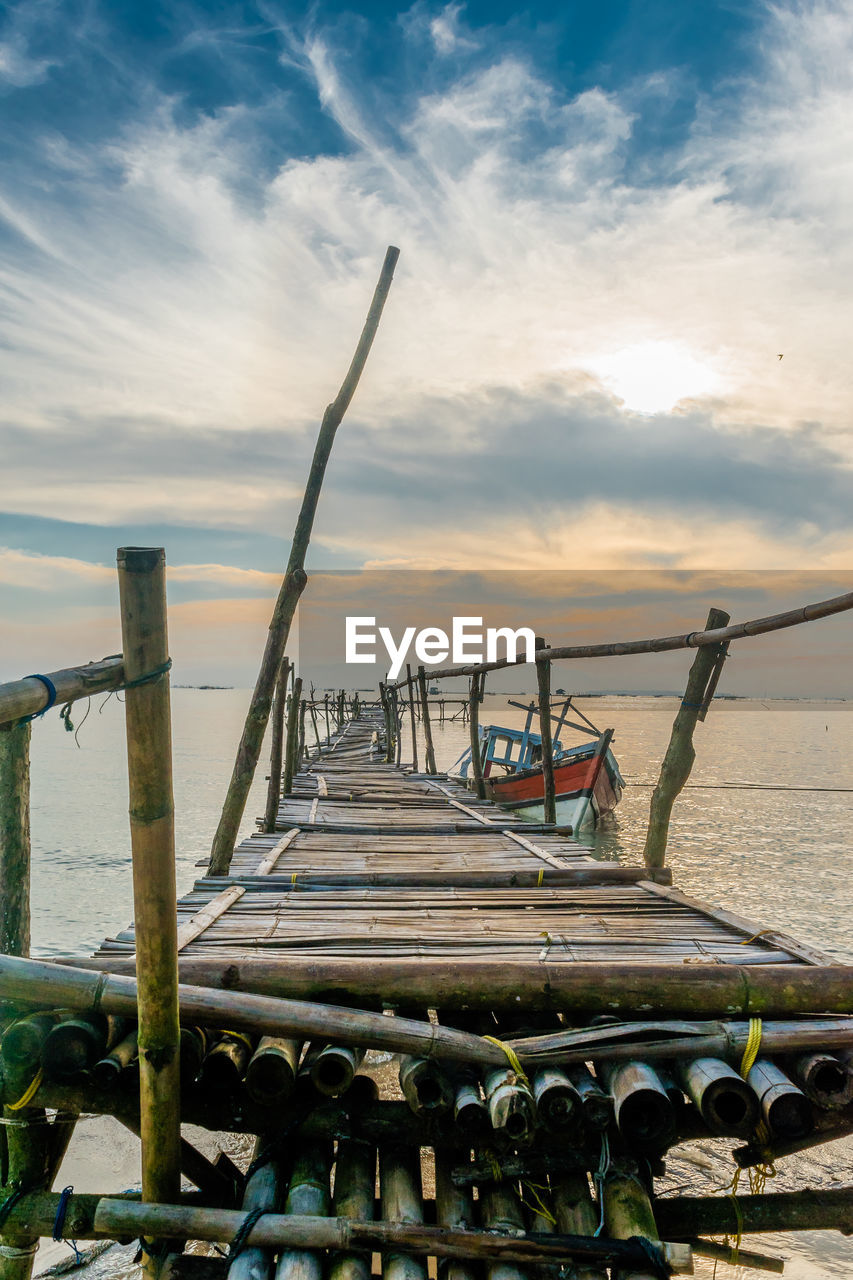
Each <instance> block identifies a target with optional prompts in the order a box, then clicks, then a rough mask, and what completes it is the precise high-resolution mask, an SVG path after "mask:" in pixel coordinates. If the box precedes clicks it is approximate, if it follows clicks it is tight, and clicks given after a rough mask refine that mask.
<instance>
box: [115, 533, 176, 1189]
mask: <svg viewBox="0 0 853 1280" xmlns="http://www.w3.org/2000/svg"><path fill="white" fill-rule="evenodd" d="M118 577H119V599H120V607H121V629H122V648H123V651H124V665H125V677H126V679H127V681H128V687H127V691H126V694H125V716H126V721H127V759H128V780H129V789H130V835H131V847H132V855H133V901H134V921H135V943H136V974H137V982H136V987H137V997H138V1014H139V1103H140V1119H141V1138H142V1193H143V1196H144V1197H145V1199H146V1200H151V1201H163V1202H171V1201H174V1200H176V1199H177V1197H178V1195H179V1192H180V1185H181V1172H180V1171H181V1158H180V1141H181V1115H180V1055H179V1038H180V1031H179V1027H178V946H177V918H176V909H175V900H176V894H175V815H174V802H173V798H172V742H171V725H170V711H169V677H168V669H167V668H166V664H167V662H168V660H169V646H168V636H167V628H166V558H165V554H164V552H163V550H162V548H159V547H157V548H139V547H122V548H120V549H119V552H118ZM158 671H159V672H160V674H158V675H156V676H155V677H154V678H153V679H150V678H148V677H149V676H150V674H151V673H152V672H158ZM134 681H140V683H139V684H136V685H134V683H133V682H134Z"/></svg>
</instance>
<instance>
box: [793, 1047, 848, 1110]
mask: <svg viewBox="0 0 853 1280" xmlns="http://www.w3.org/2000/svg"><path fill="white" fill-rule="evenodd" d="M792 1067H793V1073H794V1076H795V1077H796V1079H797V1081H798V1083H799V1085H800V1088H801V1089H802V1091H803V1093H804V1094H805V1095H806V1097H807V1098H808V1099H809V1101H810V1102H814V1103H815V1104H816V1105H817V1106H819V1107H823V1108H824V1109H825V1110H829V1111H836V1110H838V1109H839V1108H840V1107H846V1106H848V1105H849V1104H850V1102H851V1101H853V1071H851V1070H850V1066H849V1064H848V1063H845V1062H842V1061H841V1060H840V1059H839V1058H836V1057H835V1056H834V1055H832V1054H829V1053H810V1054H805V1055H803V1056H802V1057H799V1058H795V1059H794V1062H793V1064H792Z"/></svg>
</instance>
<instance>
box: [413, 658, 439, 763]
mask: <svg viewBox="0 0 853 1280" xmlns="http://www.w3.org/2000/svg"><path fill="white" fill-rule="evenodd" d="M418 689H419V691H420V695H421V723H422V724H423V729H424V753H425V755H426V771H427V773H437V772H438V770H437V769H436V767H435V749H434V747H433V745H432V724H431V723H430V718H429V694H428V693H427V682H426V671H425V669H424V668H423V667H422V666H421V667H418Z"/></svg>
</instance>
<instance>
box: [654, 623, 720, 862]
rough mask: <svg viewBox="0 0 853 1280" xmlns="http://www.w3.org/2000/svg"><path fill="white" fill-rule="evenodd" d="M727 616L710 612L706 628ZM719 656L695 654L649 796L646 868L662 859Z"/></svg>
mask: <svg viewBox="0 0 853 1280" xmlns="http://www.w3.org/2000/svg"><path fill="white" fill-rule="evenodd" d="M728 621H729V615H728V614H727V613H725V612H724V611H723V610H722V609H711V611H710V612H709V614H708V622H707V624H706V629H707V630H711V629H716V628H717V627H725V626H726V625H727V623H728ZM720 657H721V652H720V646H719V645H704V646H703V647H702V648H701V649H699V650H698V651H697V653H696V657H695V658H694V659H693V665H692V666H691V668H690V674H689V676H688V677H687V687H686V689H685V690H684V697H683V698H682V699H681V705H680V706H679V708H678V713H677V715H676V717H675V720H674V722H673V725H672V735H671V737H670V740H669V746H668V747H667V749H666V755H665V756H664V758H663V764H662V765H661V768H660V777H659V778H658V783H657V786H656V787H655V789H654V792H653V793H652V801H651V807H650V810H649V828H648V831H647V832H646V844H645V848H644V849H643V861H644V862H645V864H646V866H647V867H662V866H663V865H664V862H665V860H666V842H667V839H668V837H669V819H670V815H671V814H672V806H673V805H674V804H675V801H676V799H677V797H678V794H679V792H680V791H681V789H682V787H683V786H684V784H685V782H686V781H687V779H688V778H689V777H690V770H691V769H692V768H693V761H694V760H695V759H696V751H695V749H694V747H693V730H694V728H695V727H696V721H697V719H698V718H699V714H700V712H701V711H702V709H703V704H704V702H705V693H706V690H707V688H708V684H709V681H710V680H711V678H712V676H713V675H714V671H715V668H716V667H717V665H718V663H719V660H720Z"/></svg>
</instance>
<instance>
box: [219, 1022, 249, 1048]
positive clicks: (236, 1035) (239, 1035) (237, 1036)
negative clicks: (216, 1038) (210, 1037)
mask: <svg viewBox="0 0 853 1280" xmlns="http://www.w3.org/2000/svg"><path fill="white" fill-rule="evenodd" d="M219 1034H220V1035H221V1036H229V1037H230V1038H231V1039H232V1040H240V1041H242V1043H243V1044H244V1045H245V1046H246V1048H247V1049H248V1050H249V1052H250V1053H253V1052H254V1045H253V1044H252V1042H251V1040H250V1039H249V1037H248V1036H247V1035H244V1033H243V1032H242V1031H228V1030H226V1029H224V1028H223V1029H222V1030H221V1031H220V1032H219Z"/></svg>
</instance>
